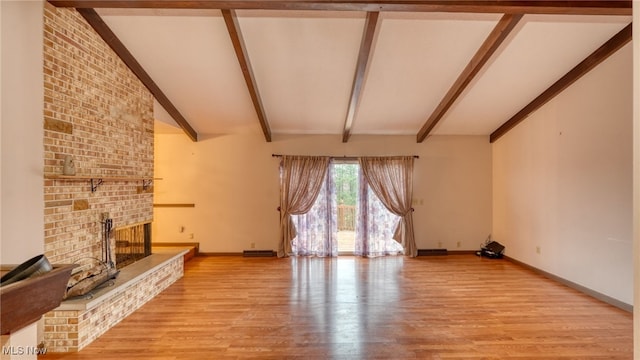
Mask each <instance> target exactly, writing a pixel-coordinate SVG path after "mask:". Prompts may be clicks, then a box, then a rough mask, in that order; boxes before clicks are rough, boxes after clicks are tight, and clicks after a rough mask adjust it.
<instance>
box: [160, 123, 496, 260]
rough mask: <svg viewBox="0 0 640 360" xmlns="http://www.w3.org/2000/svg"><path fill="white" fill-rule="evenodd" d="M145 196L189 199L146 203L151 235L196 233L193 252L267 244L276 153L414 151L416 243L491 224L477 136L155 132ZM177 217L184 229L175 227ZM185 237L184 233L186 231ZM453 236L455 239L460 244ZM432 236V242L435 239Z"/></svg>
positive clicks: (486, 165)
mask: <svg viewBox="0 0 640 360" xmlns="http://www.w3.org/2000/svg"><path fill="white" fill-rule="evenodd" d="M155 144H156V148H155V171H156V173H155V177H157V178H162V180H157V181H155V182H154V189H155V193H154V201H155V203H195V208H171V209H166V208H155V210H154V228H153V240H154V242H176V241H178V242H191V241H196V242H199V243H200V250H201V251H203V252H241V251H242V250H246V249H249V248H250V244H251V243H252V242H254V243H255V244H256V249H272V250H276V249H277V244H278V236H279V213H278V212H277V211H276V208H277V207H278V205H279V195H278V194H279V182H278V166H279V159H278V158H274V157H272V156H271V154H273V153H277V154H291V155H294V154H299V155H332V156H344V155H346V156H358V155H369V156H371V155H419V156H420V158H419V159H417V160H416V162H415V170H414V198H415V200H416V201H417V204H416V205H415V206H414V207H415V209H416V210H415V213H414V219H415V220H414V221H415V231H416V241H417V245H418V248H435V247H438V246H439V245H440V246H442V247H445V248H448V249H449V250H476V249H478V248H479V247H480V244H481V243H482V242H483V241H484V240H485V239H486V237H487V235H488V234H489V233H490V229H491V146H490V144H489V141H488V138H487V137H484V136H433V137H430V138H429V139H427V140H426V141H425V142H423V143H422V144H417V143H416V141H415V137H414V136H352V138H351V140H350V141H349V142H348V143H346V144H344V143H342V141H341V136H339V135H276V136H274V141H273V142H271V143H267V142H265V141H264V138H263V136H262V134H261V133H259V132H258V131H248V132H246V133H244V134H237V135H221V136H209V137H207V136H203V138H202V139H201V140H200V141H199V142H197V143H194V142H191V141H190V140H189V139H188V138H187V137H186V136H184V135H182V134H175V135H170V134H156V142H155ZM182 226H184V227H185V231H184V232H183V233H180V232H179V231H180V228H181V227H182ZM190 234H193V235H194V238H193V239H190V238H189V235H190ZM457 242H460V243H461V246H460V248H458V247H457ZM438 243H441V244H438Z"/></svg>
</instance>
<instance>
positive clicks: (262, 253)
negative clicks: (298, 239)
mask: <svg viewBox="0 0 640 360" xmlns="http://www.w3.org/2000/svg"><path fill="white" fill-rule="evenodd" d="M242 256H244V257H273V256H276V252H275V251H273V250H245V251H243V252H242Z"/></svg>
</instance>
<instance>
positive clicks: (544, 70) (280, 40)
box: [97, 9, 631, 135]
mask: <svg viewBox="0 0 640 360" xmlns="http://www.w3.org/2000/svg"><path fill="white" fill-rule="evenodd" d="M97 12H98V14H99V15H100V16H101V17H102V18H103V20H104V21H105V23H106V24H107V25H108V26H109V27H110V28H111V30H112V31H113V32H114V33H115V34H116V35H117V37H118V38H119V39H120V40H121V41H122V43H123V44H124V45H125V46H126V47H127V48H128V50H129V51H130V52H131V53H132V54H133V56H134V57H135V58H136V59H137V60H138V62H139V63H140V64H141V65H142V67H143V68H144V69H145V70H146V71H147V73H148V74H149V75H150V76H151V78H152V79H153V80H154V81H155V82H156V84H157V85H158V86H159V87H160V88H161V89H162V91H163V92H164V93H165V94H166V95H167V97H168V98H169V99H170V100H171V102H172V103H173V104H174V105H175V106H176V108H177V109H178V110H179V111H180V112H181V113H182V115H184V117H185V118H186V119H187V121H188V122H189V123H190V124H191V126H192V127H193V128H194V129H195V130H196V131H197V132H198V133H199V134H221V133H233V132H236V131H240V130H242V129H243V128H247V127H256V126H259V125H258V124H259V121H258V117H257V115H256V112H255V109H254V107H253V103H252V101H251V98H250V95H249V91H248V90H247V86H246V83H245V80H244V77H243V74H242V71H241V69H240V65H239V63H238V60H237V58H236V54H235V52H234V48H233V45H232V43H231V40H230V37H229V33H228V31H227V28H226V26H225V22H224V19H223V16H222V13H221V11H219V10H158V9H146V10H143V9H97ZM236 13H237V17H238V23H239V25H240V29H241V31H242V36H243V38H244V42H245V45H246V48H247V52H248V56H249V59H250V61H251V64H252V69H253V73H254V75H255V79H256V83H257V87H258V90H259V93H260V96H261V99H262V103H263V105H264V110H265V114H266V118H267V120H268V122H269V125H270V128H271V132H272V133H274V134H279V133H280V134H284V133H297V134H302V133H305V134H306V133H313V134H342V133H343V131H344V123H345V118H346V114H347V109H348V105H349V98H350V94H351V87H352V84H353V79H354V74H355V70H356V63H357V59H358V52H359V48H360V41H361V39H362V33H363V27H364V25H365V18H366V13H365V12H328V11H280V10H238V11H237V12H236ZM501 16H502V14H467V13H402V12H382V13H380V19H379V23H378V28H377V30H376V34H375V38H374V45H373V47H372V53H371V57H370V60H369V66H368V69H367V73H366V76H365V80H364V87H363V90H362V95H361V99H360V106H359V108H358V109H357V113H356V116H355V119H354V122H353V127H352V129H351V133H352V134H407V135H416V134H417V133H418V131H419V130H420V128H421V127H422V125H423V124H424V123H425V122H426V120H427V119H428V118H429V116H430V115H431V113H432V112H433V111H434V109H435V108H436V106H437V105H438V103H439V102H440V100H441V99H442V98H443V97H444V95H445V94H446V93H447V91H448V90H449V88H450V87H451V86H452V84H453V83H454V82H455V81H456V79H457V77H458V76H459V75H460V73H461V72H462V70H463V69H464V67H465V66H466V65H467V63H468V62H469V61H470V60H471V58H472V57H473V55H474V54H475V52H476V51H477V50H478V48H479V47H480V45H481V44H482V43H483V41H484V40H485V39H486V38H487V36H488V35H489V33H490V32H491V31H492V29H493V28H494V26H495V25H496V24H497V22H498V20H499V19H500V18H501ZM630 22H631V17H630V16H601V15H525V16H524V17H523V19H522V20H521V21H520V22H519V23H518V25H517V27H516V28H515V30H514V31H513V32H512V33H511V34H510V35H509V37H508V38H507V40H506V41H505V42H504V43H503V44H502V45H501V47H500V48H499V50H498V51H497V52H496V53H495V54H494V55H493V57H492V58H491V60H490V61H489V62H488V63H487V64H486V65H485V66H484V67H483V68H482V70H481V71H480V73H479V74H478V75H477V76H476V77H475V79H474V80H473V81H472V82H471V84H470V85H469V86H468V87H467V89H466V90H465V91H464V92H463V93H462V95H461V96H460V97H459V98H458V100H457V101H456V102H455V103H454V105H453V106H452V107H451V109H450V110H449V111H448V112H447V113H446V115H445V116H444V117H443V119H442V121H440V122H439V123H438V125H437V126H436V127H435V129H434V131H433V132H432V133H433V134H473V135H478V134H482V135H488V134H490V133H491V132H493V131H494V130H496V129H497V128H498V127H499V126H500V125H501V124H502V123H504V122H505V121H507V120H508V119H509V118H510V117H511V116H512V115H514V114H515V113H516V112H518V111H519V110H520V109H522V108H523V107H524V106H525V105H527V104H528V103H529V102H530V101H532V100H533V99H534V98H535V97H536V96H538V95H539V94H540V93H542V92H543V91H544V90H545V89H547V88H548V87H549V86H550V85H551V84H553V83H554V82H555V81H556V80H558V79H559V78H560V77H562V76H563V75H564V74H565V73H567V72H568V71H569V70H571V68H573V67H574V66H575V65H577V64H578V63H579V62H580V61H582V60H583V59H584V58H585V57H587V56H588V55H589V54H591V53H592V52H593V51H594V50H596V49H597V48H598V47H599V46H601V45H602V44H603V43H605V42H606V41H607V40H608V39H610V38H611V37H612V36H613V35H615V34H616V33H617V32H618V31H620V30H621V29H622V28H624V27H625V26H626V25H627V24H629V23H630ZM156 119H157V120H158V121H159V122H160V123H158V126H157V131H159V132H175V131H181V130H179V128H177V125H175V123H174V122H173V121H172V120H171V118H170V116H169V115H168V114H167V113H166V112H164V111H163V110H162V109H161V107H160V106H156ZM167 124H169V125H167Z"/></svg>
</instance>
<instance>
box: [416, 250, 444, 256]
mask: <svg viewBox="0 0 640 360" xmlns="http://www.w3.org/2000/svg"><path fill="white" fill-rule="evenodd" d="M440 255H448V252H447V249H418V256H440Z"/></svg>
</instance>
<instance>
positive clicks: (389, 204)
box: [360, 156, 418, 257]
mask: <svg viewBox="0 0 640 360" xmlns="http://www.w3.org/2000/svg"><path fill="white" fill-rule="evenodd" d="M413 160H414V159H413V157H412V156H402V157H363V158H360V167H361V169H362V175H363V178H364V179H365V180H366V182H367V184H368V185H369V186H370V187H371V190H372V191H373V193H375V194H376V195H377V197H378V198H379V199H380V201H381V202H382V203H383V204H384V206H385V207H386V208H387V209H388V210H389V211H390V212H392V213H393V214H395V215H398V216H399V217H400V222H399V223H398V225H397V227H396V230H395V232H394V236H393V238H394V239H395V240H397V241H398V242H399V243H401V244H402V245H403V247H404V250H405V254H406V255H410V256H412V257H415V256H417V255H418V249H417V247H416V242H415V237H414V232H413V208H411V199H412V197H413Z"/></svg>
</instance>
